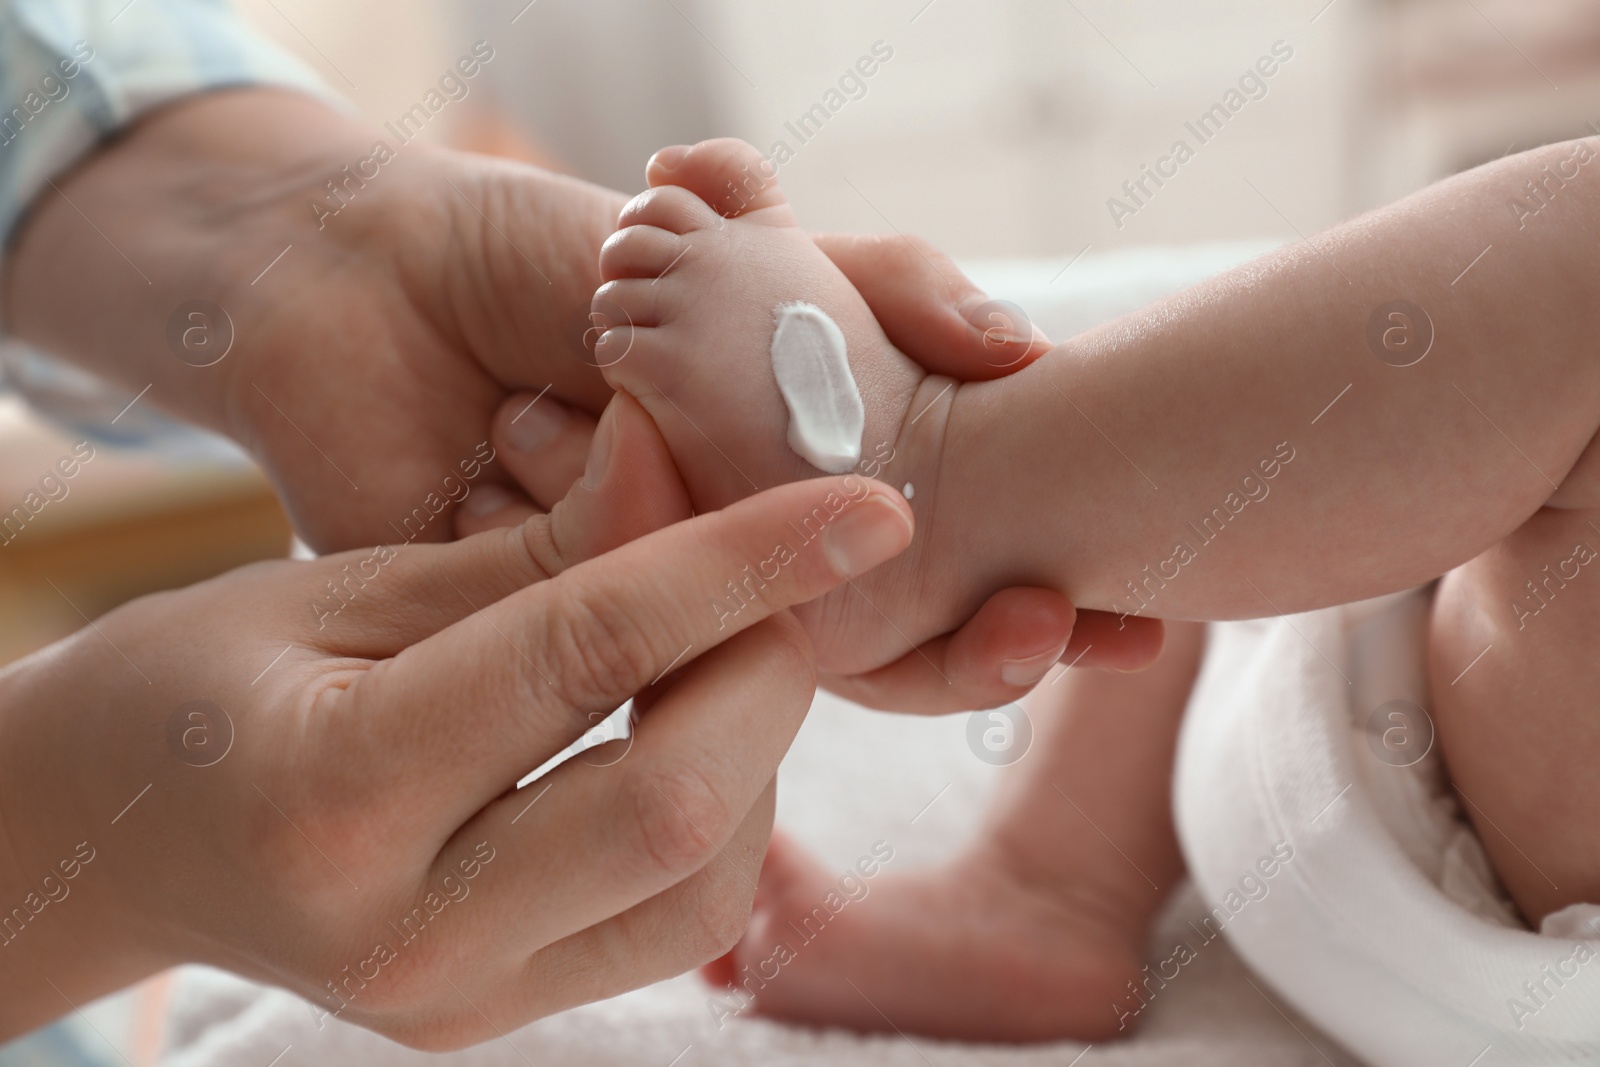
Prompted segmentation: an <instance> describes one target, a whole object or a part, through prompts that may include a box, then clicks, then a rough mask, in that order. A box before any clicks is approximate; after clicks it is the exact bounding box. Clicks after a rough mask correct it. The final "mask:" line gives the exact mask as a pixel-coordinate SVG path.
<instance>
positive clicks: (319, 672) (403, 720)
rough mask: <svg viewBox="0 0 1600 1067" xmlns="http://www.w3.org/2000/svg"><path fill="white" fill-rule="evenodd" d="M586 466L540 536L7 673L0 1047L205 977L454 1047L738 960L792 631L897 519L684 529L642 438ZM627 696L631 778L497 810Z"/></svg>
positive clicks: (860, 513)
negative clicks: (201, 708) (825, 529)
mask: <svg viewBox="0 0 1600 1067" xmlns="http://www.w3.org/2000/svg"><path fill="white" fill-rule="evenodd" d="M601 436H602V437H603V438H605V439H606V440H607V441H608V442H609V445H608V453H609V462H605V457H600V459H599V460H598V461H597V462H596V463H595V464H594V465H593V466H592V467H591V470H590V473H589V475H588V476H587V478H586V480H585V481H584V482H580V483H579V484H578V486H576V487H575V488H574V490H573V493H572V495H571V496H570V497H569V498H568V500H567V501H566V502H565V503H564V504H562V505H560V506H558V507H557V508H556V509H555V511H554V512H553V513H552V514H551V515H549V516H536V517H533V518H530V519H529V520H527V521H526V522H524V523H522V524H520V525H519V526H516V527H512V528H509V529H503V530H494V531H489V532H485V533H483V534H479V535H477V536H474V537H469V538H467V539H465V540H462V541H459V542H456V543H454V544H450V545H421V544H418V545H409V546H401V547H399V548H396V549H388V550H378V551H377V552H374V550H371V549H366V550H358V551H354V552H349V553H343V554H338V555H332V556H327V557H324V558H322V559H320V560H317V561H315V562H310V563H299V562H288V561H283V562H273V563H264V564H257V565H254V566H251V567H247V568H244V569H242V570H239V571H235V572H232V573H229V574H226V575H223V576H222V577H220V578H217V579H214V580H212V581H209V582H206V583H203V584H201V585H198V586H195V587H193V588H190V589H186V590H182V591H179V592H173V593H164V594H160V595H157V596H152V597H146V598H144V599H141V600H137V601H134V602H132V603H130V604H128V605H126V606H124V607H122V608H119V609H117V610H116V611H113V612H112V613H110V614H109V615H107V616H105V617H104V618H102V619H101V620H99V622H98V623H97V624H96V625H95V627H93V628H91V629H86V630H84V631H82V632H80V633H79V634H77V635H76V636H74V637H71V638H68V639H66V640H65V641H62V642H60V643H58V644H56V645H53V646H51V647H50V648H48V649H45V650H44V651H42V652H40V653H38V654H36V655H34V656H31V657H28V658H27V659H25V660H22V661H19V662H18V663H15V664H13V665H12V666H10V667H9V668H7V669H6V670H5V671H4V672H0V813H3V824H0V828H3V831H4V839H3V840H4V845H5V848H4V851H3V853H0V861H3V863H0V901H4V905H3V906H4V907H5V908H6V909H7V911H6V913H5V914H6V917H7V919H8V921H9V922H10V926H8V927H7V929H6V931H5V934H4V937H5V942H6V943H5V945H4V947H0V1037H10V1036H13V1035H15V1034H18V1033H21V1032H23V1031H25V1030H28V1029H30V1028H32V1027H34V1026H36V1025H38V1024H40V1023H42V1022H44V1021H46V1020H48V1019H50V1018H52V1017H54V1016H57V1015H60V1014H63V1013H65V1012H67V1011H70V1010H71V1009H72V1008H73V1007H76V1006H79V1005H82V1004H84V1003H85V1002H87V1001H89V1000H91V999H93V998H94V997H96V996H99V995H101V994H104V993H107V992H109V991H111V990H113V989H116V988H119V987H120V986H122V985H125V984H127V983H129V982H132V981H134V980H136V979H138V978H140V977H142V976H144V975H148V974H151V973H153V972H155V971H157V970H159V969H162V968H165V967H168V966H171V965H174V964H177V963H180V962H185V961H202V962H206V963H210V964H214V965H217V966H222V967H227V968H230V969H232V970H235V971H237V972H239V973H241V974H244V975H247V976H249V977H252V978H255V979H257V980H260V981H266V982H271V983H275V984H279V985H283V986H287V987H288V988H290V989H292V990H294V991H296V992H298V993H300V994H302V995H304V996H305V997H307V998H308V999H310V1000H311V1001H312V1002H313V1003H316V1004H320V1005H323V1006H324V1007H325V1010H327V1011H328V1012H330V1013H336V1014H338V1015H339V1016H340V1017H341V1018H344V1019H348V1020H351V1021H354V1022H358V1023H361V1024H363V1025H366V1026H369V1027H372V1028H374V1029H377V1030H379V1031H381V1032H383V1033H385V1034H388V1035H390V1036H392V1037H394V1038H396V1039H397V1040H400V1041H403V1042H406V1043H408V1044H411V1045H415V1046H418V1047H423V1048H453V1047H459V1046H462V1045H466V1044H469V1043H472V1042H476V1041H481V1040H485V1039H488V1038H491V1037H493V1036H495V1034H496V1033H497V1032H503V1031H508V1030H511V1029H514V1028H515V1027H517V1026H519V1025H521V1024H523V1023H525V1022H527V1021H528V1020H530V1019H533V1018H536V1017H538V1016H540V1015H544V1014H547V1013H550V1012H554V1011H559V1010H561V1009H562V1008H566V1007H570V1006H572V1005H574V1004H578V1003H582V1002H585V1001H589V1000H593V999H597V998H600V997H605V996H610V995H612V994H614V993H618V992H621V991H623V990H625V989H629V988H632V987H634V986H638V985H642V984H644V983H647V982H650V981H653V980H656V979H659V978H664V977H667V976H669V975H672V974H675V973H678V972H680V971H682V970H684V969H686V968H688V967H691V966H693V965H695V964H697V963H703V962H705V961H706V960H708V959H710V958H712V957H714V956H716V955H717V954H718V953H720V952H722V951H724V950H726V949H727V948H728V947H729V946H730V945H731V944H732V943H733V942H734V941H735V940H736V939H737V938H738V936H739V932H740V931H741V930H742V929H743V927H744V924H745V918H746V916H747V915H748V912H749V907H750V899H751V892H752V887H753V884H754V882H753V879H754V877H755V873H756V870H757V868H758V865H759V863H760V860H761V855H762V853H763V851H764V849H765V844H766V839H767V834H768V831H769V829H770V824H771V817H772V802H773V775H774V773H775V771H776V769H777V765H778V760H779V759H780V758H781V757H782V755H783V753H784V751H785V749H786V748H787V747H788V744H789V741H790V739H791V738H792V737H793V734H794V731H795V730H796V729H797V728H798V726H799V724H800V721H801V719H802V718H803V717H804V715H805V712H806V709H807V708H808V707H809V705H810V701H811V695H812V692H813V684H814V674H813V668H812V662H811V653H810V649H809V643H808V641H807V640H806V638H805V636H804V635H803V633H802V632H801V631H800V630H799V628H798V626H797V625H796V624H795V622H794V621H793V619H792V617H790V616H789V615H788V613H787V612H786V611H785V610H784V609H786V608H787V607H789V606H791V605H793V604H796V603H800V602H803V601H805V600H809V599H811V598H813V597H815V596H817V595H819V594H821V593H823V592H825V591H826V590H828V589H830V588H832V587H833V586H835V585H837V584H838V583H839V582H841V581H843V580H845V579H846V578H849V577H853V576H854V575H856V574H859V573H860V572H861V571H862V570H864V569H866V568H867V567H870V566H872V565H873V564H875V563H877V562H881V561H882V560H883V559H885V558H888V557H889V556H892V555H893V554H894V553H896V552H898V551H900V550H901V549H902V548H904V546H905V545H906V544H907V543H908V542H909V541H910V538H911V533H912V527H911V519H910V515H909V512H908V511H907V509H906V507H905V504H904V501H903V500H901V499H900V498H899V494H898V493H896V492H895V491H894V490H892V489H890V488H889V487H887V486H884V485H881V484H876V483H870V482H866V481H864V480H861V479H851V480H848V482H847V480H846V479H840V478H832V479H822V480H819V481H817V482H815V483H809V484H801V485H789V486H783V487H780V488H778V489H775V490H774V491H773V492H771V493H768V494H763V495H762V496H760V497H759V498H754V499H752V500H750V501H748V502H746V503H745V504H742V505H740V506H739V507H736V508H730V509H728V510H726V511H723V512H719V513H717V514H714V515H704V516H700V517H698V518H693V519H689V518H687V516H688V514H689V510H688V504H687V499H686V497H685V495H684V493H683V491H682V488H681V486H680V485H679V484H678V483H677V482H676V480H675V478H674V477H673V473H672V466H671V463H670V460H669V459H668V458H667V457H666V453H665V448H664V446H663V444H662V443H661V441H660V439H659V437H657V436H656V433H655V430H654V428H653V426H651V424H650V422H649V420H648V418H646V417H645V415H644V414H643V412H642V410H641V409H639V408H638V407H637V405H636V404H634V403H633V402H632V401H631V400H629V399H628V398H626V397H622V398H619V399H618V400H617V401H615V402H614V403H613V405H612V408H611V411H610V414H608V415H607V416H606V420H605V422H604V423H603V424H602V429H601ZM829 494H845V495H847V496H849V498H850V499H851V500H852V501H853V503H852V504H851V505H850V506H849V507H848V508H846V509H844V510H842V512H841V513H840V514H839V515H838V516H837V518H836V519H835V521H834V523H833V524H832V525H830V528H829V530H830V532H829V533H828V534H827V535H825V536H824V537H823V538H822V539H821V541H820V542H819V543H818V544H817V545H816V546H815V547H814V548H813V549H811V550H809V551H805V552H802V553H801V554H800V555H799V557H798V558H797V559H795V560H794V561H793V562H792V563H791V564H790V565H789V566H787V567H786V568H785V569H784V572H783V574H782V575H781V576H780V578H779V579H778V580H777V581H775V582H773V583H772V584H771V585H769V589H768V593H769V595H768V596H767V597H765V598H764V599H763V600H762V602H761V603H760V604H759V605H754V606H753V607H752V608H751V610H749V611H748V612H746V613H744V615H743V617H741V618H740V619H739V620H737V621H736V622H735V623H734V624H732V625H729V626H726V627H724V628H721V629H719V628H717V627H716V626H715V625H714V624H713V623H712V621H711V619H710V617H709V616H707V615H706V614H705V613H704V612H701V611H698V610H695V608H696V607H697V606H698V604H699V603H701V602H702V601H703V600H704V599H705V597H707V596H708V595H711V594H712V593H713V592H714V591H715V590H716V588H717V587H718V586H719V585H720V584H721V583H722V582H723V581H724V580H725V576H726V575H727V574H729V573H734V572H737V571H738V569H739V568H740V567H741V566H743V564H744V562H745V560H747V559H749V558H751V557H752V556H753V555H754V554H756V553H758V552H759V551H762V550H764V548H765V546H767V545H770V544H771V543H772V541H773V538H775V537H777V536H780V535H781V532H782V531H783V530H784V529H785V528H786V524H787V522H788V521H789V520H790V518H791V517H792V516H794V515H795V514H801V513H804V512H806V511H808V510H809V509H810V508H811V507H813V506H814V505H815V504H816V503H817V502H818V501H820V500H823V499H824V498H826V497H827V496H828V495H829ZM678 519H682V520H684V521H679V522H676V524H675V525H671V526H668V527H666V528H663V529H657V527H658V526H660V525H661V523H662V522H664V521H672V520H678ZM634 537H638V538H639V539H638V540H633V541H631V543H627V544H625V545H623V546H622V547H616V546H617V545H618V543H619V542H623V541H627V540H628V539H629V538H634ZM607 549H612V551H610V552H608V553H607V554H605V555H602V556H600V557H599V558H588V557H593V556H594V555H595V554H596V553H598V552H602V551H604V550H607ZM586 558H588V561H587V562H579V561H580V560H584V559H586ZM372 559H377V560H378V561H379V562H378V563H376V564H374V565H373V566H364V563H365V562H366V561H369V560H372ZM352 571H353V572H355V573H358V574H360V575H363V576H364V580H363V581H361V582H360V583H359V584H358V585H350V586H347V587H346V588H347V591H348V592H349V594H350V598H349V600H348V602H347V603H346V604H345V606H344V607H343V608H342V610H341V611H340V612H339V613H338V614H337V615H336V616H335V617H333V618H332V619H327V618H323V617H322V616H320V614H319V613H318V612H316V611H315V610H314V608H313V605H315V604H317V603H319V602H321V601H322V600H323V599H324V598H325V597H326V595H327V583H329V582H335V583H340V584H343V583H344V582H345V581H346V580H347V579H348V576H349V575H350V573H352ZM669 669H674V670H675V673H674V674H672V675H671V676H668V677H665V678H663V677H662V676H663V675H664V674H665V673H666V672H667V671H668V670H669ZM654 682H659V684H654V685H653V684H652V683H654ZM640 691H644V694H643V697H642V700H641V703H640V705H639V706H640V707H641V708H642V709H643V716H642V721H641V723H640V725H639V728H638V730H637V733H636V736H635V738H634V740H633V741H632V744H631V748H629V749H627V751H626V753H625V755H622V756H620V758H616V759H611V758H607V759H605V760H596V761H593V762H586V761H584V760H574V761H572V762H569V763H567V764H564V765H563V766H562V767H560V768H558V769H557V770H555V771H554V772H552V774H551V775H550V776H549V777H548V778H547V779H545V780H544V781H541V782H540V783H537V784H536V785H535V786H534V787H532V788H530V789H529V790H527V791H524V792H511V790H512V787H513V786H514V784H515V783H516V781H517V780H518V779H519V778H520V777H521V776H522V775H523V774H525V773H526V772H527V771H528V770H529V769H531V768H533V767H536V766H538V765H539V764H541V763H543V762H544V761H545V760H546V759H547V758H548V757H550V756H551V755H553V754H555V753H556V752H558V751H559V750H560V749H562V748H563V747H565V746H566V745H567V744H568V743H569V742H571V741H572V740H573V739H574V738H576V737H577V736H578V735H580V734H581V733H582V732H583V731H584V730H585V729H586V728H588V727H589V726H590V725H592V724H593V722H594V721H595V720H596V718H597V717H598V716H599V715H602V714H604V713H606V712H608V711H609V710H610V709H611V708H613V707H615V706H616V705H617V704H619V703H620V702H621V701H622V700H624V699H625V698H627V697H628V696H631V695H632V694H634V693H636V692H640ZM197 699H200V700H208V701H211V702H212V703H213V704H215V705H217V706H219V707H221V708H222V709H223V710H224V711H225V713H226V715H227V717H228V719H229V720H230V721H231V723H232V728H233V738H232V742H231V747H226V748H225V749H223V750H221V751H220V752H218V753H217V756H218V758H216V759H215V760H214V761H213V760H212V759H211V758H209V757H207V758H204V759H202V760H200V761H197V762H201V763H206V764H208V765H204V766H197V765H194V763H193V762H186V761H185V760H184V759H181V758H180V755H182V754H183V753H186V752H195V751H199V752H201V753H204V752H205V749H204V747H203V745H200V746H198V748H197V747H196V745H195V744H193V743H190V742H193V741H194V740H195V739H194V738H193V737H191V738H190V742H178V741H175V740H174V734H173V732H172V728H173V723H174V719H175V716H180V715H182V716H183V718H182V720H181V723H180V725H181V727H182V729H184V730H189V729H195V728H198V729H202V730H204V731H208V734H207V737H206V740H215V739H217V738H220V737H221V736H222V734H223V732H224V728H223V727H222V726H221V725H220V719H219V718H218V717H217V716H215V715H213V716H211V719H210V721H200V722H196V721H194V720H191V719H189V718H188V717H187V713H182V712H181V711H180V709H181V707H182V706H183V705H185V704H186V703H188V702H189V701H193V700H197ZM180 736H181V734H180ZM64 861H65V862H67V863H75V864H76V869H75V871H74V873H73V875H72V876H70V878H69V880H67V881H65V882H62V876H63V875H65V874H66V869H65V868H63V867H62V864H63V862H64ZM52 879H54V880H53V881H52ZM62 884H65V885H66V886H68V887H69V892H67V893H66V894H64V895H63V894H61V892H60V889H59V888H58V887H59V885H62ZM41 887H42V888H41ZM51 894H54V896H56V897H59V899H54V898H52V899H51V901H50V902H48V903H45V904H43V905H36V902H37V901H38V900H39V899H41V896H42V895H51ZM441 901H442V902H443V903H441ZM13 907H15V908H17V909H21V910H20V911H12V910H11V909H12V908H13ZM417 909H422V910H421V911H418V910H417ZM19 914H22V915H24V916H25V917H24V918H21V919H19V918H17V916H18V915H19ZM416 915H423V916H424V918H422V919H420V920H417V922H418V924H419V925H420V926H421V927H422V931H421V933H420V934H418V933H415V929H413V930H412V931H411V933H412V934H414V936H405V937H403V936H402V934H401V932H400V929H399V928H400V926H401V925H402V924H403V923H404V921H405V919H406V917H407V916H416ZM391 924H393V925H391ZM385 946H386V947H387V949H388V951H387V952H385V951H383V948H384V947H385ZM352 974H354V975H355V977H354V978H352V977H351V976H352Z"/></svg>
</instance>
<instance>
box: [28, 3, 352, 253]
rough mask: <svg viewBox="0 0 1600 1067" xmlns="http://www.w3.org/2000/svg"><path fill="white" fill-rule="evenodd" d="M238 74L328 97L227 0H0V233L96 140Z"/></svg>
mask: <svg viewBox="0 0 1600 1067" xmlns="http://www.w3.org/2000/svg"><path fill="white" fill-rule="evenodd" d="M246 84H274V85H287V86H292V87H295V88H299V89H304V90H306V91H308V92H312V93H316V94H318V95H321V96H324V97H331V96H332V94H331V92H330V91H329V90H328V89H327V87H326V86H325V85H324V83H323V82H322V80H321V79H320V78H318V77H317V76H316V75H315V74H313V73H312V72H311V71H310V70H309V69H307V68H306V67H305V66H304V65H302V64H301V63H300V62H299V61H298V60H296V59H294V58H293V57H292V56H290V55H288V54H287V53H285V52H284V51H282V50H281V49H279V48H277V47H276V46H275V45H273V44H271V43H270V42H267V41H265V40H262V39H261V38H259V37H257V36H255V35H254V34H252V33H251V32H250V31H249V30H248V29H247V28H246V27H244V26H243V25H242V24H241V23H240V22H239V21H238V19H237V18H236V16H235V15H234V13H233V11H232V10H231V9H230V8H229V6H228V4H227V2H226V0H0V242H4V241H7V240H9V238H10V235H11V232H12V230H13V229H14V228H15V226H16V223H17V220H18V218H19V217H20V216H21V215H22V213H23V212H24V211H25V210H26V209H27V205H28V204H29V203H30V202H31V201H32V200H33V198H34V197H35V196H37V195H38V194H39V192H40V190H41V189H43V188H45V185H46V181H47V180H48V179H50V178H52V177H53V176H54V175H56V174H59V173H60V172H61V171H63V170H65V169H66V168H67V167H69V166H71V165H72V163H73V162H74V161H75V160H76V159H78V157H80V156H82V155H83V154H84V153H85V152H87V151H88V150H89V149H91V148H93V147H94V145H95V144H96V143H97V142H98V141H99V140H100V139H101V138H103V137H105V136H106V135H108V134H110V133H112V132H113V131H115V130H116V129H118V128H119V127H121V126H123V125H125V124H126V123H128V122H129V121H130V120H132V119H133V118H135V117H137V116H138V115H139V114H140V113H142V112H144V111H146V110H148V109H150V108H152V107H155V106H157V105H159V104H162V103H165V102H167V101H169V100H172V99H173V98H175V97H179V96H183V95H185V94H188V93H194V92H200V91H203V90H206V89H215V88H220V87H222V86H226V85H246Z"/></svg>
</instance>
